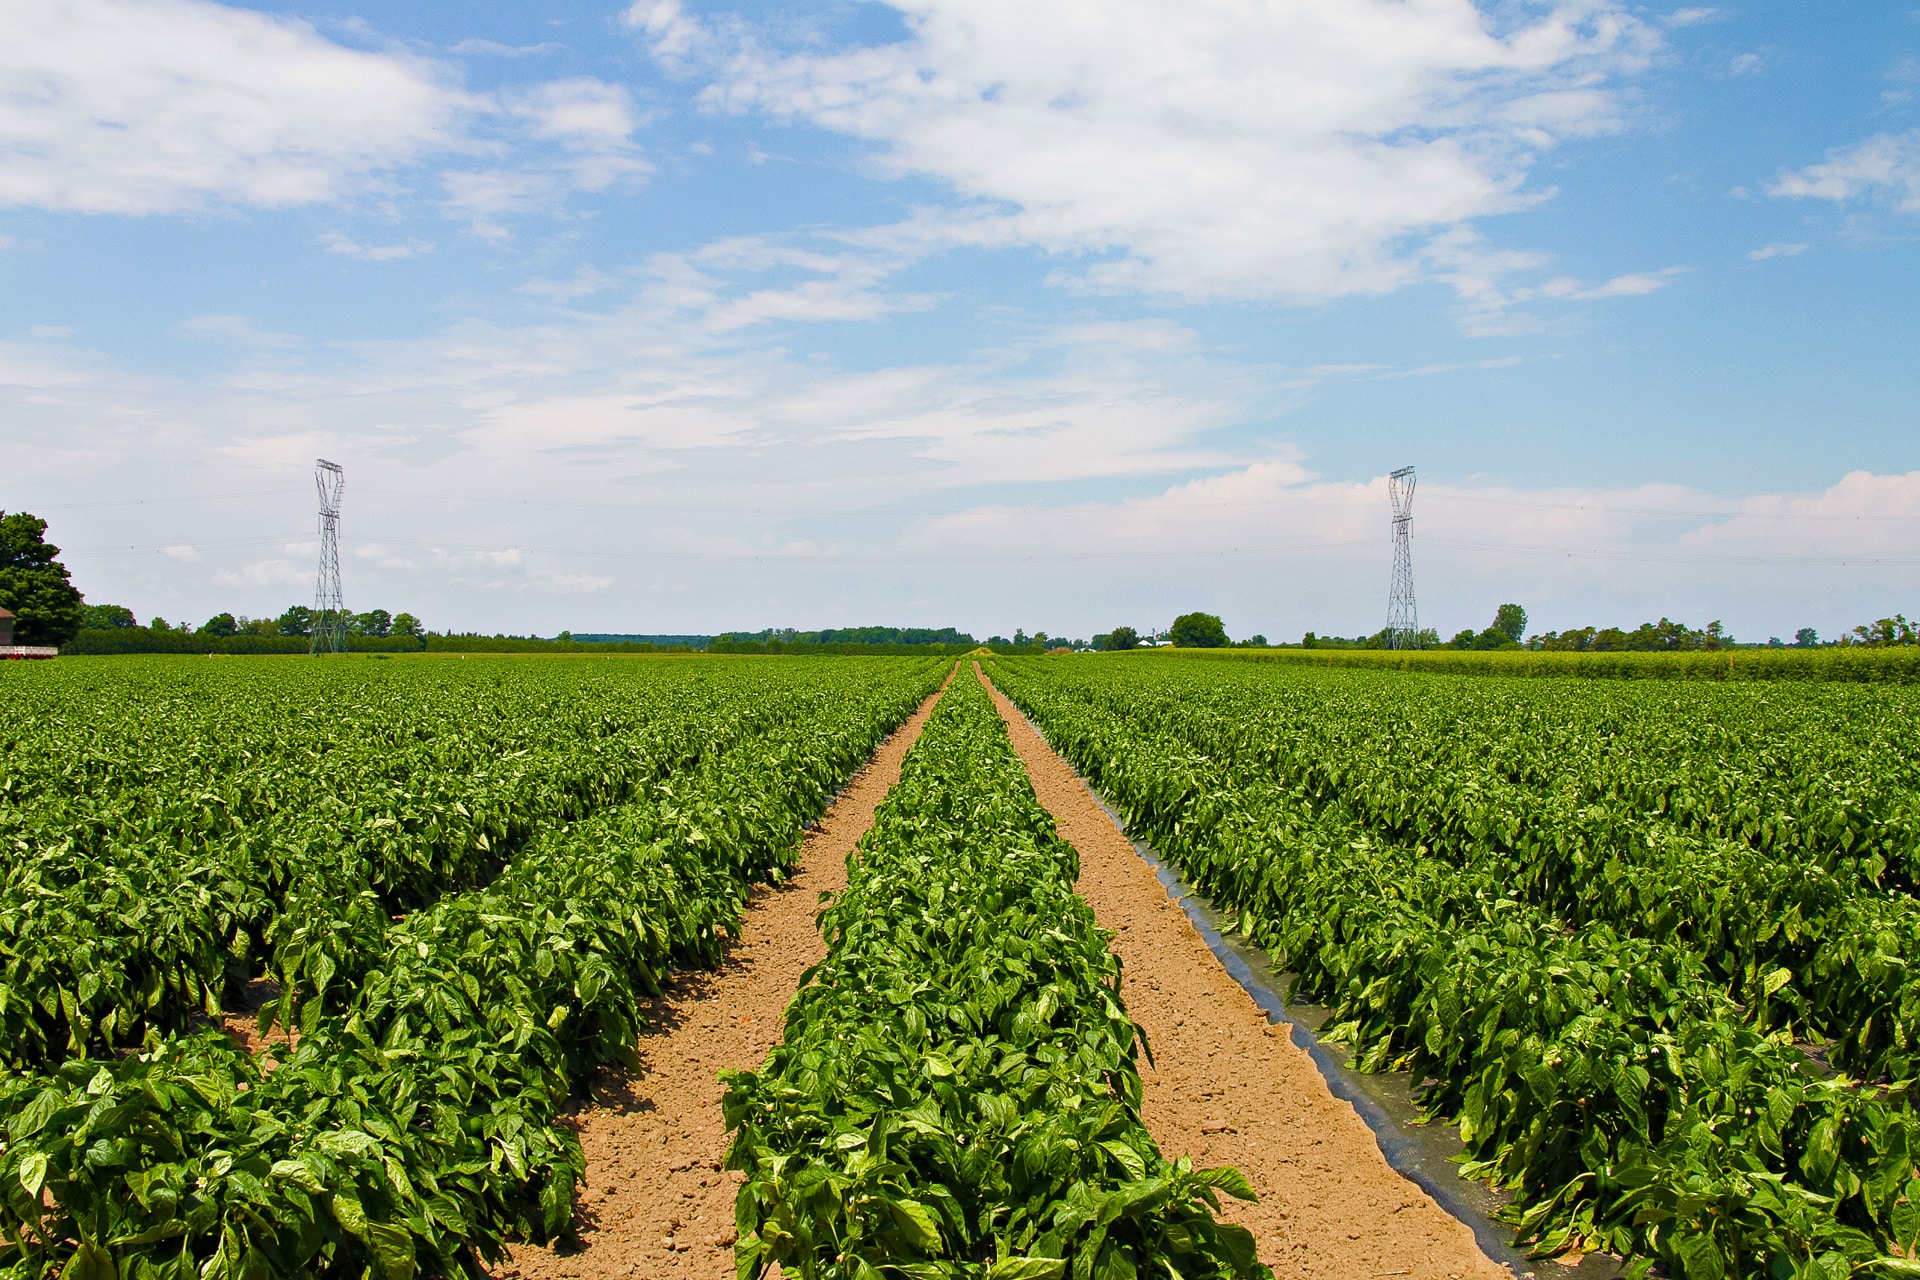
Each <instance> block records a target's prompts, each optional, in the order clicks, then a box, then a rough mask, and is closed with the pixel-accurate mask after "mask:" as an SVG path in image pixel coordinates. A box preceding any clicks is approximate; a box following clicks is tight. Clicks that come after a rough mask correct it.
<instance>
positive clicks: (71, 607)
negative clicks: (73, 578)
mask: <svg viewBox="0 0 1920 1280" xmlns="http://www.w3.org/2000/svg"><path fill="white" fill-rule="evenodd" d="M46 533H47V522H46V521H45V520H42V519H40V518H39V517H38V516H31V515H28V514H27V513H26V512H24V511H15V512H12V513H8V512H5V511H0V609H6V610H8V611H9V612H11V613H12V614H13V642H14V643H15V644H30V645H54V644H65V643H66V642H67V641H69V640H71V639H73V638H74V637H75V636H77V635H79V634H80V611H81V609H82V607H83V605H82V602H81V599H80V593H79V592H78V591H76V590H75V589H74V586H73V583H72V582H70V581H68V578H67V567H66V566H65V565H63V564H61V563H60V561H59V559H58V558H57V557H58V556H59V554H60V548H58V547H56V546H52V545H50V544H49V543H48V542H47V539H46Z"/></svg>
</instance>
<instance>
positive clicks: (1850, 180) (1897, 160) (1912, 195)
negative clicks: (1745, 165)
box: [1767, 129, 1920, 213]
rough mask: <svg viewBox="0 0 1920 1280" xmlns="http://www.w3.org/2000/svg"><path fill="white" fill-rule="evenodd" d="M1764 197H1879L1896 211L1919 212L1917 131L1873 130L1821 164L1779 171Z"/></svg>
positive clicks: (1919, 133)
mask: <svg viewBox="0 0 1920 1280" xmlns="http://www.w3.org/2000/svg"><path fill="white" fill-rule="evenodd" d="M1767 194H1768V195H1770V196H1784V197H1788V198H1794V199H1816V200H1833V201H1850V200H1862V199H1879V200H1884V201H1886V202H1887V203H1889V204H1891V205H1892V206H1893V207H1894V208H1895V209H1898V210H1899V211H1900V212H1902V213H1920V129H1913V130H1909V131H1908V132H1906V133H1879V134H1875V135H1874V136H1873V137H1871V138H1868V139H1867V140H1866V141H1865V142H1861V143H1857V144H1855V145H1854V146H1851V147H1844V148H1839V149H1836V150H1833V151H1829V152H1827V158H1826V160H1825V161H1824V162H1823V163H1820V164H1813V165H1808V166H1807V167H1806V168H1804V169H1797V170H1794V171H1792V172H1788V173H1782V174H1781V175H1780V176H1779V177H1778V178H1777V179H1775V180H1774V181H1773V182H1772V183H1770V184H1769V185H1768V187H1767Z"/></svg>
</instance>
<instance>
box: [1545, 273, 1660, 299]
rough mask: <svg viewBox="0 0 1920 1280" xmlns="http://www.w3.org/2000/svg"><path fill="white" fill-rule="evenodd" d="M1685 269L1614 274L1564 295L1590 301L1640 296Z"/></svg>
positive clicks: (1656, 290)
mask: <svg viewBox="0 0 1920 1280" xmlns="http://www.w3.org/2000/svg"><path fill="white" fill-rule="evenodd" d="M1685 270H1686V268H1685V267H1668V268H1666V269H1665V270H1664V271H1636V272H1632V273H1630V274H1628V275H1624V276H1615V277H1614V278H1613V279H1611V280H1608V281H1607V282H1606V283H1604V284H1599V285H1595V286H1593V287H1592V288H1576V289H1574V290H1573V291H1572V292H1570V293H1567V294H1565V295H1564V296H1566V297H1569V298H1577V299H1580V300H1581V301H1590V300H1594V299H1598V298H1640V297H1645V296H1646V295H1647V294H1649V293H1657V292H1659V291H1660V290H1661V289H1664V288H1666V287H1667V286H1668V285H1670V284H1672V283H1673V278H1674V277H1675V276H1677V275H1680V274H1681V273H1683V272H1684V271H1685Z"/></svg>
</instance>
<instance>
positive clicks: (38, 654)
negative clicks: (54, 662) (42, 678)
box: [0, 609, 60, 658]
mask: <svg viewBox="0 0 1920 1280" xmlns="http://www.w3.org/2000/svg"><path fill="white" fill-rule="evenodd" d="M59 653H60V650H59V649H57V648H55V647H54V646H52V645H44V646H43V645H31V644H15V643H14V642H13V614H12V613H11V612H9V611H8V610H6V609H0V658H52V657H57V656H58V655H59Z"/></svg>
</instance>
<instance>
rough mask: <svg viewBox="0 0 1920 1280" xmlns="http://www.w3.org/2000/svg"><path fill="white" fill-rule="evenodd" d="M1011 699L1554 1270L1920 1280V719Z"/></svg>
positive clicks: (1093, 679) (1878, 691)
mask: <svg viewBox="0 0 1920 1280" xmlns="http://www.w3.org/2000/svg"><path fill="white" fill-rule="evenodd" d="M995 678H996V680H997V681H998V682H1000V683H1002V684H1003V686H1004V687H1005V688H1006V690H1007V692H1008V693H1009V694H1010V695H1011V696H1012V697H1013V698H1014V699H1015V701H1016V702H1017V703H1018V704H1019V705H1020V706H1021V707H1022V708H1023V709H1025V710H1026V712H1027V713H1028V714H1029V715H1030V716H1032V717H1033V719H1034V720H1035V722H1036V723H1037V724H1039V725H1040V727H1041V728H1042V729H1043V730H1044V731H1045V732H1046V733H1047V735H1048V737H1049V740H1050V741H1051V742H1052V744H1053V745H1054V747H1055V748H1056V749H1057V750H1060V751H1061V752H1062V753H1063V754H1064V755H1067V756H1068V757H1069V758H1071V759H1072V760H1073V761H1074V763H1075V764H1076V765H1078V766H1079V767H1080V768H1081V769H1082V770H1083V771H1084V772H1085V773H1086V774H1087V775H1088V776H1089V777H1090V778H1091V779H1092V780H1093V781H1094V783H1095V784H1096V785H1097V786H1098V787H1099V788H1100V789H1101V790H1102V791H1103V792H1104V793H1105V794H1106V795H1107V797H1108V798H1109V799H1110V800H1111V801H1112V802H1113V803H1114V804H1115V805H1116V806H1117V807H1118V808H1119V809H1120V810H1121V811H1122V812H1123V813H1124V815H1125V816H1126V818H1127V820H1128V822H1129V824H1130V825H1131V827H1132V828H1133V829H1134V830H1135V831H1136V832H1137V833H1139V834H1140V835H1141V836H1143V837H1144V838H1147V839H1149V840H1151V841H1153V842H1154V843H1155V844H1156V845H1157V846H1158V847H1159V848H1160V849H1161V850H1162V851H1163V852H1164V853H1166V854H1167V855H1169V856H1170V857H1172V858H1173V859H1175V860H1176V861H1177V862H1178V863H1179V865H1180V866H1181V867H1182V869H1183V871H1184V873H1185V875H1186V876H1187V877H1188V879H1189V880H1190V881H1192V882H1193V883H1194V884H1195V885H1196V887H1198V888H1199V889H1201V890H1202V891H1204V892H1206V893H1207V894H1209V895H1211V896H1213V897H1214V898H1215V900H1216V901H1217V902H1218V904H1219V905H1220V906H1222V907H1223V908H1225V909H1226V910H1227V911H1228V912H1229V913H1230V914H1233V915H1236V916H1237V917H1238V924H1239V928H1240V929H1242V930H1243V931H1244V932H1245V933H1246V934H1247V935H1249V936H1250V937H1251V938H1253V939H1254V940H1255V941H1257V942H1258V943H1259V944H1261V945H1262V946H1264V947H1266V948H1268V949H1269V950H1270V951H1272V952H1273V953H1274V954H1275V955H1276V957H1277V958H1278V959H1279V960H1280V961H1282V962H1283V964H1284V965H1286V966H1287V967H1289V968H1291V969H1292V970H1293V971H1294V972H1295V973H1296V974H1297V980H1296V986H1295V993H1296V997H1297V998H1300V999H1304V1000H1311V1001H1314V1002H1317V1003H1322V1004H1326V1005H1329V1006H1331V1007H1332V1010H1333V1013H1332V1018H1331V1020H1330V1022H1329V1023H1328V1025H1327V1027H1326V1028H1325V1029H1324V1030H1323V1034H1324V1035H1327V1036H1329V1037H1330V1038H1333V1039H1336V1040H1338V1041H1343V1042H1345V1043H1346V1044H1348V1045H1350V1046H1351V1047H1352V1049H1353V1051H1354V1053H1355V1056H1356V1058H1357V1059H1358V1061H1359V1063H1360V1064H1361V1065H1362V1066H1363V1067H1365V1068H1367V1069H1382V1068H1405V1069H1408V1070H1411V1071H1412V1072H1414V1073H1415V1075H1416V1079H1420V1080H1423V1081H1425V1082H1426V1086H1427V1087H1426V1090H1425V1093H1424V1098H1425V1102H1426V1105H1427V1106H1428V1107H1429V1109H1430V1110H1431V1111H1432V1112H1433V1113H1435V1114H1439V1115H1444V1116H1447V1117H1450V1118H1453V1119H1455V1120H1457V1121H1458V1122H1459V1125H1460V1131H1461V1135H1462V1137H1463V1138H1464V1139H1465V1141H1466V1144H1467V1148H1468V1154H1469V1157H1470V1162H1469V1163H1468V1165H1467V1166H1466V1171H1467V1172H1468V1173H1470V1174H1473V1175H1477V1176H1481V1177H1485V1178H1488V1179H1491V1180H1494V1181H1496V1182H1498V1183H1500V1184H1501V1185H1503V1186H1506V1187H1508V1188H1510V1189H1511V1190H1512V1191H1513V1192H1514V1202H1513V1208H1512V1210H1511V1215H1512V1217H1513V1220H1514V1222H1515V1224H1516V1225H1517V1227H1518V1228H1519V1232H1520V1236H1521V1238H1522V1240H1524V1241H1525V1242H1527V1243H1528V1244H1530V1245H1531V1246H1533V1247H1534V1248H1535V1249H1537V1250H1539V1251H1541V1252H1548V1253H1551V1252H1558V1251H1561V1250H1565V1249H1568V1248H1576V1249H1595V1248H1611V1249H1614V1250H1618V1251H1620V1252H1622V1253H1624V1254H1627V1255H1629V1256H1631V1257H1635V1258H1638V1259H1640V1260H1642V1262H1643V1263H1644V1262H1646V1261H1648V1260H1652V1259H1658V1260H1660V1261H1661V1262H1663V1263H1664V1264H1666V1265H1667V1266H1668V1267H1669V1268H1671V1269H1672V1270H1673V1271H1674V1272H1675V1273H1676V1274H1680V1275H1685V1276H1688V1277H1700V1278H1710V1277H1719V1276H1723V1275H1769V1274H1770V1275H1778V1276H1786V1275H1822V1276H1826V1275H1844V1274H1847V1273H1848V1272H1849V1270H1851V1269H1854V1268H1866V1269H1867V1270H1870V1271H1877V1272H1880V1273H1893V1272H1899V1273H1902V1274H1909V1273H1911V1274H1920V1265H1916V1264H1915V1263H1914V1262H1911V1261H1909V1259H1912V1258H1914V1256H1915V1253H1916V1246H1917V1245H1920V1179H1916V1176H1915V1172H1916V1171H1915V1158H1916V1155H1920V1121H1917V1120H1916V1117H1915V1115H1914V1113H1913V1111H1912V1107H1911V1097H1910V1093H1911V1080H1912V1078H1913V1076H1914V1074H1915V1071H1916V1069H1917V1068H1920V1061H1917V1059H1920V973H1916V972H1915V971H1914V966H1913V961H1912V957H1914V956H1915V955H1920V945H1917V944H1920V905H1916V903H1915V901H1914V899H1913V897H1912V890H1913V887H1914V884H1915V881H1916V879H1917V878H1920V694H1915V693H1914V692H1912V691H1911V690H1910V689H1907V688H1905V687H1890V686H1880V687H1877V688H1868V687H1840V686H1832V685H1823V686H1810V685H1794V684H1773V685H1764V686H1762V685H1752V686H1738V685H1724V686H1704V685H1687V686H1673V685H1665V686H1655V685H1635V684H1602V683H1598V682H1594V683H1588V682H1579V683H1573V682H1559V681H1518V680H1515V681H1502V680H1490V679H1473V680H1468V679H1458V678H1443V677H1420V676H1406V675H1394V674H1385V673H1380V674H1374V673H1359V672H1335V671H1325V670H1313V669H1303V668H1290V667H1256V666H1243V665H1240V664H1232V663H1206V664H1200V663H1186V662H1179V661H1165V660H1161V661H1154V662H1150V663H1141V662H1132V663H1129V662H1124V661H1123V662H1104V663H1097V664H1086V663H1059V662H1053V663H1040V662H1011V663H1002V664H1000V665H999V667H998V668H997V671H996V675H995Z"/></svg>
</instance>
